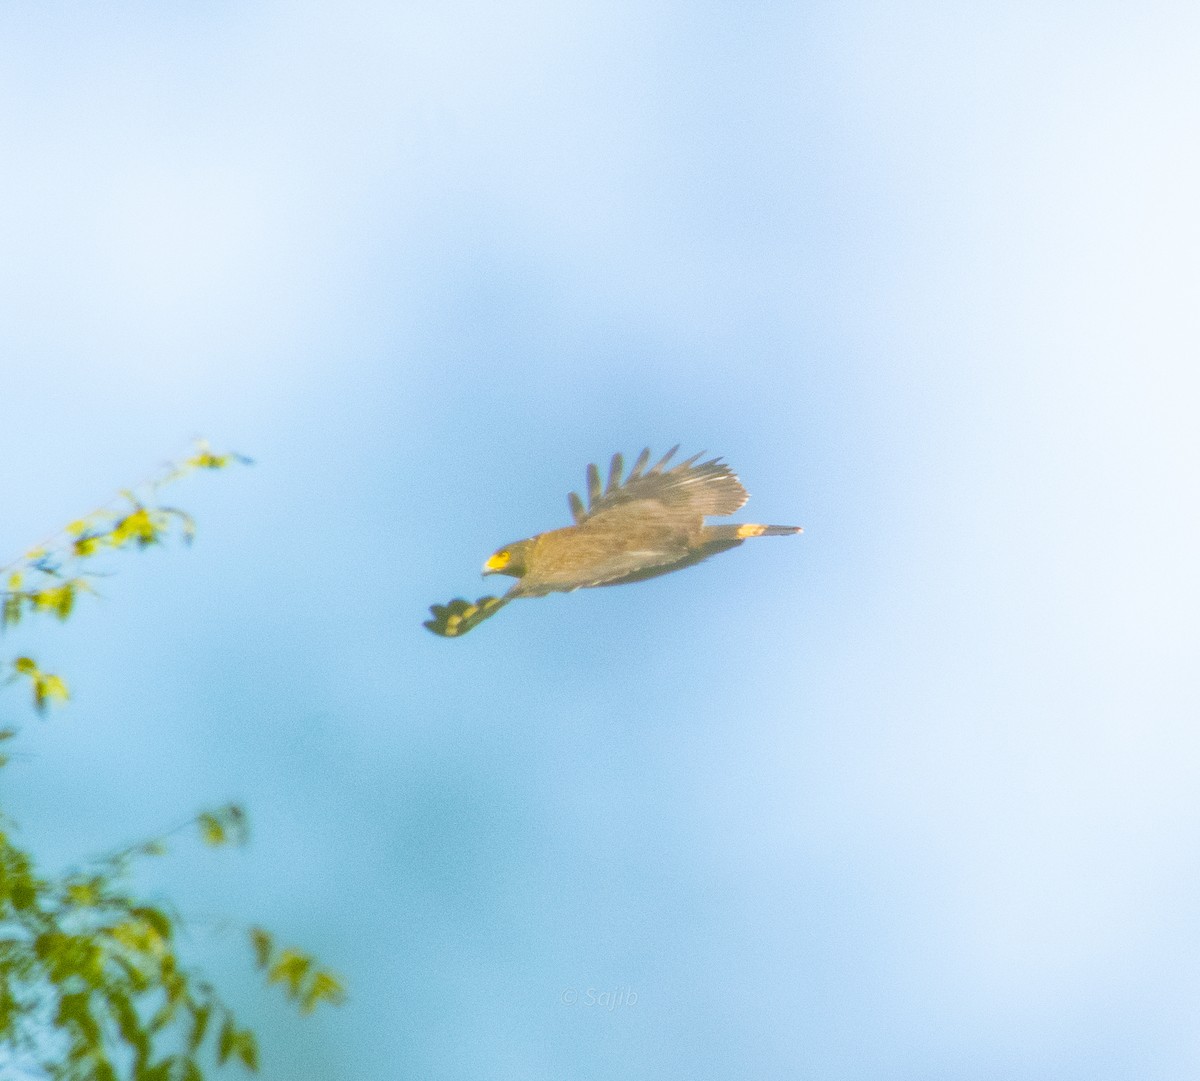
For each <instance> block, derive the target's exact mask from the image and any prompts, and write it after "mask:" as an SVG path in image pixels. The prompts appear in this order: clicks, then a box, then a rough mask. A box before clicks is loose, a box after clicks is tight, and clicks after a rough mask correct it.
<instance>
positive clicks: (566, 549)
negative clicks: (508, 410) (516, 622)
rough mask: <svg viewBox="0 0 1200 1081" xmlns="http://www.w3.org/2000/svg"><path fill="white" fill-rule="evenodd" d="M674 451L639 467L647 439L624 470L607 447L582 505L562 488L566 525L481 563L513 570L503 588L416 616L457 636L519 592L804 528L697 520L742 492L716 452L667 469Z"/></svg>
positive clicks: (594, 579) (652, 570) (688, 559)
mask: <svg viewBox="0 0 1200 1081" xmlns="http://www.w3.org/2000/svg"><path fill="white" fill-rule="evenodd" d="M678 450H679V445H678V444H677V445H676V446H674V447H672V448H671V449H670V450H669V451H667V453H666V454H664V455H663V457H662V458H660V459H659V460H658V461H657V462H656V463H655V464H654V465H652V466H650V467H649V468H647V466H648V464H649V462H650V449H649V447H647V448H646V449H645V450H643V451H642V452H641V454H639V455H638V457H637V460H636V461H635V462H634V463H633V466H632V468H631V469H630V470H629V473H628V474H625V459H624V457H623V456H622V455H621V454H620V453H617V454H614V455H613V457H612V461H611V462H610V463H609V468H608V477H607V481H606V482H605V483H603V484H602V483H601V479H600V471H599V469H597V468H596V466H595V465H594V464H592V465H589V466H588V467H587V472H586V478H587V504H586V506H585V505H584V501H583V500H582V499H581V498H580V497H579V495H578V494H577V493H575V492H571V493H569V494H568V496H567V502H568V505H569V506H570V509H571V516H572V518H573V519H574V522H573V524H572V525H569V526H565V527H563V528H562V529H552V530H550V531H548V532H545V533H538V534H535V535H534V536H532V537H526V538H525V539H523V540H518V541H512V542H511V543H509V544H506V545H504V546H503V547H501V548H497V549H496V551H494V552H493V553H492V554H491V555H490V556H488V558H487V560H486V561H485V562H484V564H483V574H484V576H485V577H486V576H487V575H493V574H500V575H508V576H511V577H513V578H516V583H515V584H514V585H513V586H512V588H511V589H509V591H508V592H507V593H505V594H504V595H503V596H502V597H481V598H480V599H479V600H478V601H476V602H475V603H474V604H470V603H468V602H467V601H465V600H463V599H461V598H459V599H456V600H453V601H451V602H450V603H449V604H448V605H437V604H435V605H431V606H430V612H431V613H432V615H433V619H430V620H426V621H425V624H424V625H425V626H426V627H428V628H429V630H431V631H433V632H434V633H435V634H439V635H442V636H443V637H447V638H456V637H459V636H461V635H463V634H465V633H466V632H467V631H469V630H471V629H472V628H473V627H475V626H478V624H479V623H481V622H482V621H483V620H485V619H487V618H489V617H491V616H492V615H495V613H496V612H497V611H498V610H499V608H500V607H502V606H503V605H505V604H507V603H509V602H510V601H513V600H516V599H518V598H521V597H543V596H545V595H546V594H548V593H570V592H573V591H574V590H576V589H590V588H592V587H595V586H615V585H623V584H626V583H629V582H640V581H643V580H645V579H647V578H656V577H658V576H659V575H662V574H670V573H672V572H673V571H677V570H682V569H683V568H684V567H691V566H693V565H695V564H696V563H700V562H702V561H703V560H705V559H708V558H709V557H710V556H714V555H716V554H718V553H719V552H725V551H728V550H729V549H731V548H736V547H738V546H739V545H740V544H742V543H743V542H744V541H746V540H748V539H749V538H751V537H780V536H786V535H789V534H795V533H801V532H803V529H802V527H801V526H794V525H760V524H758V523H756V522H747V523H742V524H736V525H735V524H730V525H707V524H705V521H704V519H705V517H706V516H715V517H721V516H726V515H730V514H732V513H733V512H734V511H736V510H738V508H740V507H741V506H742V505H743V504H744V503H745V502H746V500H747V499H749V493H748V492H747V491H746V489H745V488H744V487H743V486H742V482H741V481H740V480H739V479H738V477H737V474H735V473H734V472H733V470H732V469H730V468H729V466H728V465H726V464H725V463H724V462H723V461H722V460H721V459H720V458H719V457H717V458H710V459H709V460H708V461H704V462H701V461H700V459H701V458H702V457H703V456H704V454H703V452H701V453H699V454H694V455H692V457H690V458H687V459H685V460H684V461H681V462H679V463H677V464H676V465H673V466H670V467H669V468H668V463H669V462H670V461H671V459H672V458H674V456H675V454H676V452H677V451H678Z"/></svg>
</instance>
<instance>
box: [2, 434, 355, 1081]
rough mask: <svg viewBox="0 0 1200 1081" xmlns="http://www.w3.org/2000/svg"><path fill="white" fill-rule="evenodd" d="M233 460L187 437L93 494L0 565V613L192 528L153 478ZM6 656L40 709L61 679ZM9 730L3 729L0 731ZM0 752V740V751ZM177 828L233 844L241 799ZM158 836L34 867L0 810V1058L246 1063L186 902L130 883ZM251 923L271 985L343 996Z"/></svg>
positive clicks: (71, 600) (187, 1080) (59, 688)
mask: <svg viewBox="0 0 1200 1081" xmlns="http://www.w3.org/2000/svg"><path fill="white" fill-rule="evenodd" d="M236 461H246V459H243V458H240V457H239V456H238V455H231V454H225V455H218V454H214V453H213V452H212V451H210V450H209V449H208V447H207V446H205V445H203V444H200V445H198V446H197V448H196V449H195V452H194V453H193V454H192V455H191V456H190V457H188V458H187V459H186V460H185V461H183V462H181V463H179V464H177V465H173V466H171V467H170V468H169V469H168V470H167V471H166V472H165V473H164V474H163V475H161V476H159V477H158V478H155V479H153V480H151V481H149V482H147V483H146V484H145V485H143V486H142V490H143V494H141V495H139V494H137V493H136V492H134V491H125V492H122V493H121V498H120V502H119V505H118V506H116V507H112V506H106V507H101V508H98V509H97V510H95V511H93V512H92V513H91V514H89V515H86V516H85V517H84V518H82V519H80V520H78V521H76V522H72V523H71V524H70V525H69V526H67V527H66V528H65V529H64V530H62V531H61V532H60V533H58V534H56V535H55V536H53V537H51V538H50V539H49V540H47V541H45V542H43V543H42V544H40V545H38V546H37V547H36V548H34V549H33V550H32V551H30V552H27V553H26V554H25V555H24V556H23V557H22V558H20V559H18V560H16V561H14V562H13V563H11V564H9V565H8V566H6V567H4V568H2V569H0V574H2V575H6V576H7V583H8V588H7V590H5V591H3V593H2V594H0V597H2V601H3V609H2V620H0V627H10V626H12V625H13V624H15V623H18V622H19V621H20V620H21V619H22V618H23V617H26V616H29V615H33V614H38V613H41V614H50V615H52V616H54V617H56V618H58V619H60V620H65V619H67V618H68V617H69V616H70V615H71V612H72V611H73V609H74V606H75V602H76V600H77V599H78V597H79V596H80V595H81V594H83V593H87V592H91V591H92V590H91V587H90V584H89V581H90V579H91V578H92V577H94V573H95V572H94V571H92V570H91V564H89V563H88V562H87V561H89V560H92V559H93V558H94V557H95V556H97V555H98V554H99V553H101V552H103V551H112V550H119V549H129V548H134V549H141V548H146V547H148V546H149V545H153V544H159V543H161V542H162V541H163V540H165V539H166V538H167V536H168V535H170V534H171V533H172V532H175V531H177V532H178V533H179V534H180V535H181V536H182V538H183V539H184V540H185V541H190V539H191V537H192V535H193V533H194V525H193V523H192V520H191V518H190V517H189V516H188V515H187V514H185V513H184V512H183V511H181V510H178V509H177V508H174V507H166V506H160V505H157V504H156V502H154V497H156V495H157V492H158V490H159V489H160V488H161V487H162V486H163V485H164V484H166V483H169V482H171V481H174V480H177V479H179V478H180V477H181V476H183V475H185V474H187V473H190V472H193V471H195V470H197V469H220V468H223V467H225V466H227V465H229V464H231V463H233V462H236ZM7 667H8V670H9V673H10V674H9V681H10V682H11V681H13V680H25V681H27V682H28V683H29V685H30V689H31V694H32V700H33V705H34V708H35V709H36V710H37V711H38V712H39V713H41V712H44V711H45V710H46V709H47V708H48V707H49V706H50V705H52V704H54V703H60V702H64V701H66V700H67V698H68V697H69V692H68V689H67V685H66V682H65V681H64V680H63V679H62V678H61V677H60V676H58V675H55V674H53V673H48V672H44V671H43V670H42V669H41V668H40V667H39V666H38V664H37V662H36V661H35V660H34V659H33V658H31V657H26V656H21V657H17V658H16V659H15V660H13V661H12V662H10V664H9V665H8V666H7ZM15 734H16V732H15V730H14V729H12V728H6V729H3V730H0V743H3V744H7V743H8V741H10V740H11V739H12V738H13V736H14V735H15ZM6 761H7V757H6V756H4V755H0V766H3V765H4V764H5V763H6ZM184 827H192V828H195V829H197V830H198V832H199V836H200V838H201V839H202V840H203V841H204V843H206V844H208V845H212V846H224V845H228V844H241V843H243V842H244V841H245V839H246V836H247V823H246V817H245V814H244V812H243V811H242V809H241V808H240V807H238V806H237V805H234V804H231V805H229V806H226V807H222V808H219V809H217V810H211V811H205V812H203V813H201V814H199V815H197V816H196V817H195V818H194V819H191V820H189V821H188V822H186V823H184V825H183V827H177V828H176V830H172V831H171V833H172V834H173V833H175V832H177V830H178V829H182V828H184ZM167 836H168V835H164V836H162V837H158V838H155V839H153V840H150V841H147V842H143V843H141V844H138V845H135V846H132V847H130V848H125V849H121V850H119V851H117V852H116V853H113V854H110V855H107V856H104V857H101V858H99V859H96V860H92V861H89V862H88V863H86V864H85V865H84V866H83V867H82V868H76V869H72V870H68V871H66V872H65V873H61V874H58V875H47V874H45V873H43V872H41V871H39V869H38V868H37V866H36V863H35V861H34V859H33V857H32V856H31V855H30V853H29V852H27V851H25V850H24V849H22V848H21V847H19V846H18V845H17V843H16V842H15V841H14V839H13V831H12V823H11V821H10V820H9V819H7V818H6V817H4V816H3V815H2V814H0V1066H3V1064H4V1062H5V1061H7V1063H8V1065H9V1066H15V1065H18V1064H20V1065H23V1066H24V1067H25V1068H26V1070H28V1071H32V1076H38V1077H44V1078H48V1079H53V1081H118V1079H120V1078H129V1079H131V1081H202V1079H203V1077H204V1072H203V1067H202V1061H203V1060H205V1059H206V1058H207V1059H211V1060H214V1061H215V1062H216V1063H217V1064H218V1065H224V1064H225V1063H227V1062H229V1061H234V1062H237V1063H240V1064H241V1065H242V1066H243V1067H244V1068H246V1069H247V1070H251V1071H254V1070H257V1068H258V1045H257V1042H256V1040H255V1037H254V1034H253V1032H251V1031H250V1030H249V1029H247V1028H244V1027H241V1026H239V1024H238V1023H237V1020H236V1018H235V1017H234V1015H233V1013H232V1012H231V1011H230V1010H229V1009H228V1007H226V1006H225V1005H224V1004H223V1003H222V1001H221V999H220V998H219V996H218V995H217V993H216V991H215V990H214V989H213V987H212V986H211V985H210V984H209V983H208V982H207V981H206V980H204V979H203V977H202V976H200V975H198V974H197V973H195V972H193V971H191V970H189V969H188V968H187V967H186V966H185V965H184V964H183V963H182V961H181V959H180V956H179V954H178V952H177V950H176V941H177V939H178V938H179V932H180V930H181V929H182V928H183V927H185V926H186V923H185V921H184V920H183V917H182V916H181V915H180V914H179V913H178V912H176V911H175V910H174V909H173V907H172V906H170V905H169V904H164V903H152V902H150V901H147V900H146V899H144V898H139V897H137V896H135V895H134V894H133V893H132V892H131V891H130V889H129V887H128V880H129V877H130V873H131V870H132V868H133V866H134V865H135V864H136V862H137V861H139V860H141V859H145V858H151V857H155V856H160V855H162V854H163V853H165V852H166V851H167V843H166V842H167ZM248 935H249V940H250V945H251V948H252V950H253V952H254V958H255V962H256V964H257V966H258V968H259V969H260V970H261V971H262V972H263V974H264V976H265V978H266V980H267V982H268V983H273V984H278V985H280V987H281V988H282V989H283V991H284V992H285V994H286V995H287V996H288V998H290V999H291V1000H292V1001H293V1002H294V1003H295V1004H296V1005H297V1007H298V1008H299V1010H300V1011H301V1012H302V1013H310V1012H311V1011H312V1010H313V1009H315V1008H316V1006H317V1005H319V1004H320V1003H321V1002H329V1003H334V1004H336V1003H339V1002H341V1001H342V999H343V997H344V991H343V988H342V985H341V983H340V981H339V980H338V978H337V977H336V976H334V975H333V974H332V973H331V972H329V971H328V970H326V969H324V968H322V967H320V966H319V965H318V964H317V962H316V961H315V959H314V958H312V957H311V956H309V955H308V954H305V953H303V952H301V951H299V950H297V949H294V948H290V947H285V948H280V947H278V946H277V945H276V943H275V940H274V938H273V937H272V936H271V935H270V934H269V933H268V932H267V931H265V930H263V929H262V928H261V927H254V928H251V929H250V930H249V932H248ZM4 1048H7V1055H8V1058H7V1060H6V1059H4V1058H3V1056H4V1055H5V1054H6V1052H5V1051H4ZM27 1076H29V1075H28V1074H27Z"/></svg>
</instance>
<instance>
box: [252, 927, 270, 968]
mask: <svg viewBox="0 0 1200 1081" xmlns="http://www.w3.org/2000/svg"><path fill="white" fill-rule="evenodd" d="M250 944H251V945H252V946H253V947H254V963H255V964H256V965H258V967H259V968H266V967H267V965H268V963H269V962H270V960H271V949H272V942H271V936H270V934H269V933H268V932H267V931H264V930H263V929H262V928H261V927H251V928H250Z"/></svg>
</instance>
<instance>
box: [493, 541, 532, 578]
mask: <svg viewBox="0 0 1200 1081" xmlns="http://www.w3.org/2000/svg"><path fill="white" fill-rule="evenodd" d="M532 544H533V539H532V538H531V539H529V540H521V541H513V543H512V544H506V545H505V546H504V547H503V548H497V549H496V551H494V552H493V553H492V554H491V555H490V556H488V557H487V561H486V562H485V563H484V565H483V573H484V575H488V574H511V575H512V576H513V577H514V578H521V577H524V574H525V571H526V569H527V568H526V565H525V561H526V557H527V556H528V554H529V549H530V546H531V545H532Z"/></svg>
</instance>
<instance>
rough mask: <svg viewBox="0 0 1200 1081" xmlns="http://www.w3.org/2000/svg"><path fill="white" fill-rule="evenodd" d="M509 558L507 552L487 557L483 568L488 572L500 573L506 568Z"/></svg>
mask: <svg viewBox="0 0 1200 1081" xmlns="http://www.w3.org/2000/svg"><path fill="white" fill-rule="evenodd" d="M510 558H511V557H510V556H509V554H508V551H507V550H504V551H500V552H496V553H495V554H494V555H491V556H489V557H488V561H487V562H486V563H485V564H484V566H485V567H486V568H487V569H488V570H490V571H500V570H503V569H504V568H505V567H507V566H508V561H509V559H510Z"/></svg>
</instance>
